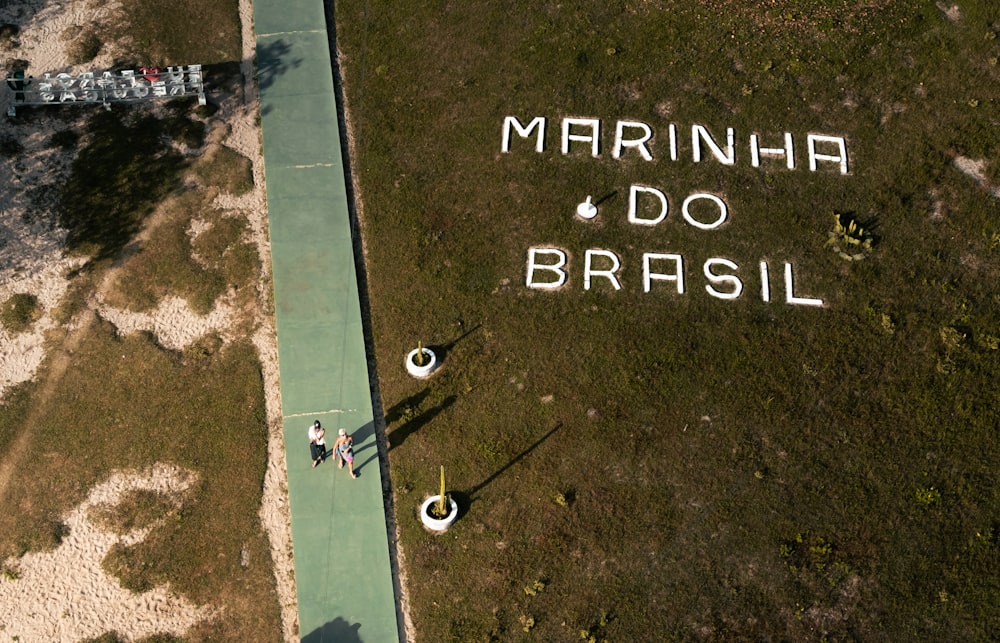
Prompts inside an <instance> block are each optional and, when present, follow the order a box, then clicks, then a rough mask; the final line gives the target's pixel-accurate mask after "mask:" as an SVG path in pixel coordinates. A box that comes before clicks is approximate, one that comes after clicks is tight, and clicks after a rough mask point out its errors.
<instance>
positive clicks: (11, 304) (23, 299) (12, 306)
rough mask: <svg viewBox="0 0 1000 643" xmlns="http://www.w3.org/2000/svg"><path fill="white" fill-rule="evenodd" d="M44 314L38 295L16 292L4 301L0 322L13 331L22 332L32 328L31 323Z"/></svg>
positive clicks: (0, 312)
mask: <svg viewBox="0 0 1000 643" xmlns="http://www.w3.org/2000/svg"><path fill="white" fill-rule="evenodd" d="M41 316H42V306H41V304H40V303H39V301H38V297H36V296H35V295H32V294H31V293H23V292H21V293H15V294H13V295H11V296H10V297H9V298H8V299H7V301H5V302H4V303H3V310H2V311H0V322H2V323H3V325H4V328H6V329H7V330H8V331H10V332H12V333H20V332H24V331H26V330H29V329H30V328H31V325H32V324H34V323H35V322H36V321H38V320H39V319H40V318H41Z"/></svg>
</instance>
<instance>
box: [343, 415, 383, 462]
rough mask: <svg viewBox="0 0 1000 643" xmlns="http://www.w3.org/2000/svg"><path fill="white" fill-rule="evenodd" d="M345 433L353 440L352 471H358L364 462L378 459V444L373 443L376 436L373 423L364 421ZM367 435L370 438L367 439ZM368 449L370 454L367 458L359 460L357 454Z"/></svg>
mask: <svg viewBox="0 0 1000 643" xmlns="http://www.w3.org/2000/svg"><path fill="white" fill-rule="evenodd" d="M347 433H348V435H350V436H351V439H352V440H353V441H354V447H353V449H352V451H354V472H355V473H359V472H360V471H361V469H362V468H364V466H365V465H366V464H368V463H369V462H371V461H372V460H377V459H378V444H376V443H375V440H377V439H378V438H376V437H375V423H374V422H365V424H364V425H362V426H359V427H358V428H357V429H355V430H354V431H353V432H351V431H348V432H347ZM369 437H371V438H372V439H371V440H368V438H369ZM369 450H371V451H372V454H371V455H370V456H368V459H367V460H365V461H364V462H361V461H360V458H359V457H358V454H359V453H362V452H364V451H369ZM359 475H360V474H359Z"/></svg>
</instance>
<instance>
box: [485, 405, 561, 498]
mask: <svg viewBox="0 0 1000 643" xmlns="http://www.w3.org/2000/svg"><path fill="white" fill-rule="evenodd" d="M561 428H562V422H557V423H556V425H555V426H554V427H552V428H551V429H549V432H548V433H546V434H545V435H543V436H542V437H540V438H538V439H537V440H535V442H534V443H533V444H532V445H531V446H530V447H528V448H527V449H525V450H524V451H521V452H520V453H519V454H517V455H516V456H514V457H513V458H511V461H510V462H508V463H507V464H505V465H504V466H503V467H501V468H500V469H498V470H497V471H496V472H494V473H493V474H492V475H491V476H490V477H489V478H486V479H485V480H483V481H482V482H480V483H479V484H477V485H476V486H475V487H473V488H472V489H469V491H468V492H466V493H467V495H468V498H469V504H472V503H473V502H475V501H476V494H477V493H479V492H480V491H482V490H483V488H484V487H485V486H486V485H488V484H489V483H491V482H493V481H494V480H496V479H497V478H499V477H500V475H501V474H502V473H503V472H504V471H506V470H507V469H510V468H511V467H512V466H514V465H515V464H517V463H518V462H520V461H521V460H523V459H524V458H525V456H527V455H528V454H529V453H531V452H532V451H534V450H535V449H537V448H538V447H539V446H540V445H541V444H542V442H545V441H546V440H548V439H549V438H550V437H551V436H552V434H553V433H555V432H556V431H558V430H559V429H561Z"/></svg>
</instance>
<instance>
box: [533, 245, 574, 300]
mask: <svg viewBox="0 0 1000 643" xmlns="http://www.w3.org/2000/svg"><path fill="white" fill-rule="evenodd" d="M539 255H548V256H550V257H555V258H556V259H555V262H554V263H542V264H540V263H538V256H539ZM565 265H566V253H565V252H563V251H562V250H560V249H558V248H528V277H527V280H526V285H527V286H528V288H542V289H547V290H551V289H553V288H558V287H560V286H562V285H563V284H564V283H566V271H565V270H563V266H565ZM539 270H541V271H548V272H552V273H555V275H556V280H555V281H535V273H536V272H538V271H539Z"/></svg>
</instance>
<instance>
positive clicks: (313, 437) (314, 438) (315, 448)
mask: <svg viewBox="0 0 1000 643" xmlns="http://www.w3.org/2000/svg"><path fill="white" fill-rule="evenodd" d="M309 455H311V456H312V461H313V469H315V468H316V465H318V464H319V463H321V462H323V461H324V460H325V459H326V429H324V428H323V425H322V424H320V423H319V420H316V421H315V422H313V423H312V426H311V427H309Z"/></svg>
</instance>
